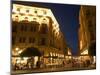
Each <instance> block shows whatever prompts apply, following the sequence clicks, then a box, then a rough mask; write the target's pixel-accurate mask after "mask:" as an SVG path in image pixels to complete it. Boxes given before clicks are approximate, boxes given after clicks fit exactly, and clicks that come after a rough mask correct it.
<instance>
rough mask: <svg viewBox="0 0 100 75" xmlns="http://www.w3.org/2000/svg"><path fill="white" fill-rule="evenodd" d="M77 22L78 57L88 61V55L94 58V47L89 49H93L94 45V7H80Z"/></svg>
mask: <svg viewBox="0 0 100 75" xmlns="http://www.w3.org/2000/svg"><path fill="white" fill-rule="evenodd" d="M79 22H80V28H79V45H80V46H79V47H80V55H82V56H84V57H85V58H87V59H89V55H90V56H95V52H96V48H95V47H94V48H92V49H90V47H93V46H95V44H96V7H95V6H81V7H80V13H79ZM93 44H94V45H93ZM93 49H94V50H93ZM92 50H93V51H92ZM85 58H84V59H85Z"/></svg>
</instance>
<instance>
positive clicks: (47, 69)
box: [12, 67, 95, 75]
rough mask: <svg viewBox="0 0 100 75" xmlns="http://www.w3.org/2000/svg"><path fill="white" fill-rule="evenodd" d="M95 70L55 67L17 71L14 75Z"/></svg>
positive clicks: (89, 68)
mask: <svg viewBox="0 0 100 75" xmlns="http://www.w3.org/2000/svg"><path fill="white" fill-rule="evenodd" d="M91 69H95V68H94V67H85V68H79V67H59V68H56V67H53V68H39V69H33V70H17V71H13V72H12V74H14V75H15V74H24V73H26V74H27V73H41V72H57V71H75V70H91Z"/></svg>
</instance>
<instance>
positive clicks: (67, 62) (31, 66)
mask: <svg viewBox="0 0 100 75" xmlns="http://www.w3.org/2000/svg"><path fill="white" fill-rule="evenodd" d="M90 65H91V61H90V60H85V61H78V60H63V61H62V64H60V65H59V64H58V65H50V66H51V67H54V66H56V67H67V66H68V67H89V66H90ZM12 66H13V67H12V68H13V70H25V69H26V70H27V69H36V68H48V67H49V66H47V65H46V64H45V63H44V62H43V61H42V60H41V61H40V60H38V61H37V62H36V64H35V65H34V60H32V59H28V60H27V63H15V64H13V65H12Z"/></svg>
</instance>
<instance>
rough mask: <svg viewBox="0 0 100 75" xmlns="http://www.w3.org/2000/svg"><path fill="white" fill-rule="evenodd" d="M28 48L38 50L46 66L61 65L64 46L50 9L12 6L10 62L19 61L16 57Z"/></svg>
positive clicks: (62, 37) (61, 35)
mask: <svg viewBox="0 0 100 75" xmlns="http://www.w3.org/2000/svg"><path fill="white" fill-rule="evenodd" d="M28 47H35V48H37V49H39V51H40V52H41V53H43V55H42V56H43V57H44V62H45V63H46V64H50V63H51V64H61V63H62V62H61V61H62V60H63V59H64V51H63V50H65V48H66V45H65V40H64V36H63V34H62V32H61V31H60V28H59V24H58V22H57V21H56V19H55V17H54V15H53V13H52V11H51V10H50V9H48V8H42V7H34V6H25V5H19V4H13V9H12V57H13V56H14V58H12V62H13V63H16V61H15V60H16V59H20V58H16V56H19V55H20V54H21V53H22V52H23V51H24V50H25V49H26V48H28ZM49 57H50V58H49ZM52 57H55V58H52ZM56 57H57V58H56ZM15 58H16V59H15ZM37 58H38V57H37V56H36V57H35V58H34V59H36V60H38V59H37ZM27 59H28V58H25V60H27ZM25 60H23V62H24V61H25ZM19 62H20V61H19Z"/></svg>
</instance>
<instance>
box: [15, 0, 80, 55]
mask: <svg viewBox="0 0 100 75" xmlns="http://www.w3.org/2000/svg"><path fill="white" fill-rule="evenodd" d="M14 3H20V4H25V5H33V4H34V3H35V4H39V3H36V2H23V3H22V2H18V1H17V2H14ZM39 5H41V6H43V7H47V8H50V9H51V10H52V12H53V14H54V15H55V18H56V19H57V21H58V23H59V25H60V29H61V31H62V32H63V34H64V37H65V38H66V43H67V45H68V46H69V47H70V48H71V49H72V54H73V55H76V54H77V51H78V28H79V9H80V5H69V4H53V3H52V4H51V3H40V4H39Z"/></svg>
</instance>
